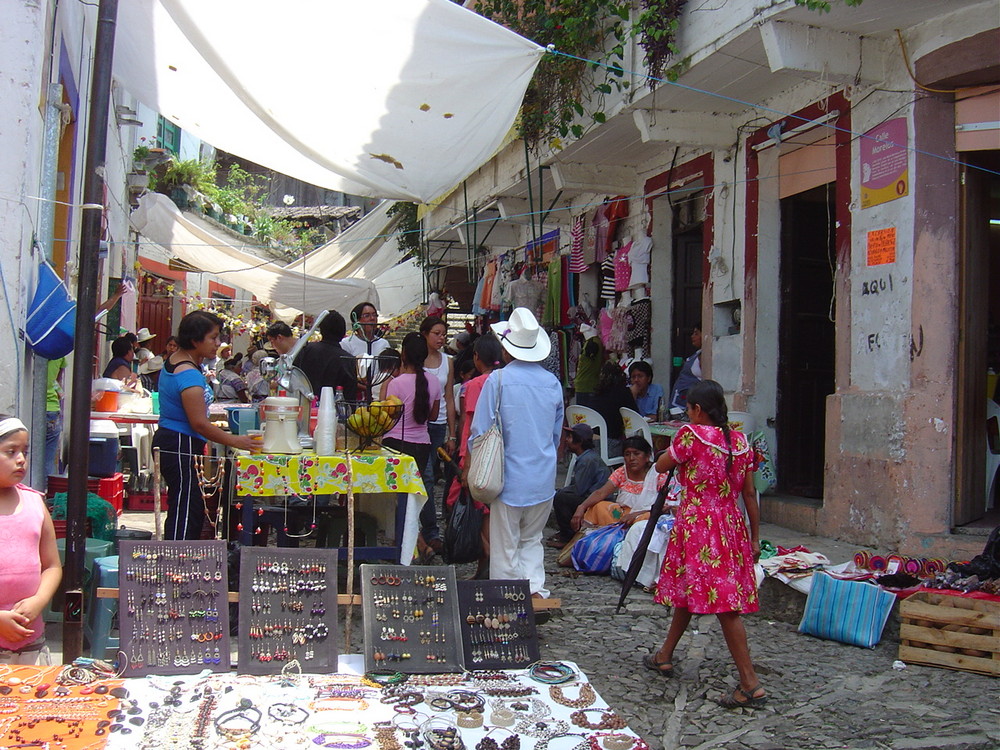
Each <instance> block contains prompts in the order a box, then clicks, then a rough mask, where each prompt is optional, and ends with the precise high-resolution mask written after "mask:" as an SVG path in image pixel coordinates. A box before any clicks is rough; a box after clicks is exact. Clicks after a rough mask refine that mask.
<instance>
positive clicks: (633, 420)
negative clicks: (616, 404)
mask: <svg viewBox="0 0 1000 750" xmlns="http://www.w3.org/2000/svg"><path fill="white" fill-rule="evenodd" d="M618 412H619V414H621V415H622V426H623V427H624V430H625V437H632V436H633V435H641V436H642V437H644V438H646V442H647V443H649V445H650V447H652V445H653V433H652V431H651V430H650V429H649V422H647V421H646V419H645V418H644V417H643V416H642V415H641V414H640V413H639V412H637V411H635V410H634V409H629V408H628V407H627V406H622V407H621V408H619V409H618Z"/></svg>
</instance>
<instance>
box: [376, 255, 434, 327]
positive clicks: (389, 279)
mask: <svg viewBox="0 0 1000 750" xmlns="http://www.w3.org/2000/svg"><path fill="white" fill-rule="evenodd" d="M373 281H374V283H375V288H376V289H378V298H379V300H380V304H379V308H378V312H379V318H380V319H382V320H385V319H387V318H395V317H397V316H399V315H403V314H404V313H408V312H410V311H411V310H413V309H414V308H416V307H418V306H420V305H421V304H423V302H424V301H425V299H424V271H423V269H422V268H420V266H418V265H417V264H416V262H415V261H414V260H412V259H411V260H404V261H403V262H402V263H399V264H397V265H395V266H393V267H392V268H390V269H389V270H387V271H384V272H383V273H381V274H379V275H378V276H376V277H375V279H374V280H373Z"/></svg>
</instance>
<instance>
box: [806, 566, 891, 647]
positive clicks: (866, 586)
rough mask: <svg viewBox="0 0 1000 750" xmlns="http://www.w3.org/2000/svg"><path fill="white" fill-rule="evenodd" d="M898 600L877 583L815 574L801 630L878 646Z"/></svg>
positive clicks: (846, 641) (843, 641) (833, 639)
mask: <svg viewBox="0 0 1000 750" xmlns="http://www.w3.org/2000/svg"><path fill="white" fill-rule="evenodd" d="M895 602H896V596H895V594H891V593H889V592H888V591H886V590H885V589H882V588H880V587H879V586H878V585H876V584H874V583H866V582H864V581H844V580H841V579H840V578H834V577H833V576H831V575H828V574H827V573H823V572H817V573H815V574H814V575H813V581H812V587H811V588H810V589H809V598H808V599H806V608H805V611H804V612H803V613H802V622H800V623H799V632H800V633H805V634H806V635H814V636H816V637H817V638H825V639H827V640H830V641H840V642H841V643H849V644H851V645H852V646H861V647H863V648H875V644H877V643H878V642H879V639H880V638H881V637H882V629H883V628H885V622H886V620H888V619H889V613H890V612H891V611H892V605H893V604H894V603H895Z"/></svg>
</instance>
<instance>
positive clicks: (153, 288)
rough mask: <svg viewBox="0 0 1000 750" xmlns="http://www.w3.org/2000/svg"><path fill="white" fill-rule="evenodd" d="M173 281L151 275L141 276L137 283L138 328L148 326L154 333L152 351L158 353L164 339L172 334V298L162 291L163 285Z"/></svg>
mask: <svg viewBox="0 0 1000 750" xmlns="http://www.w3.org/2000/svg"><path fill="white" fill-rule="evenodd" d="M171 283H173V282H172V281H171V280H170V279H163V278H160V277H159V276H153V277H152V280H149V279H148V278H147V277H146V276H143V277H142V281H141V282H140V283H139V322H138V324H137V325H138V327H139V328H143V327H145V328H148V329H149V330H150V332H151V333H155V334H156V338H155V339H153V341H152V347H151V349H152V351H153V353H154V354H159V353H160V352H162V351H163V347H164V346H165V343H166V340H167V339H168V338H169V337H170V336H171V335H172V334H173V332H174V326H173V319H172V313H173V300H172V299H171V298H170V295H169V294H167V293H166V292H164V291H162V288H163V286H164V285H167V284H171Z"/></svg>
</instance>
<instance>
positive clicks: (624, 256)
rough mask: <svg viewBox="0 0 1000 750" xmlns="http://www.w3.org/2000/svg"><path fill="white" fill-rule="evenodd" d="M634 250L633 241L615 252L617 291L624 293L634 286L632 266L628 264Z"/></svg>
mask: <svg viewBox="0 0 1000 750" xmlns="http://www.w3.org/2000/svg"><path fill="white" fill-rule="evenodd" d="M631 249H632V242H631V240H630V241H628V242H626V243H625V244H624V245H622V246H621V247H620V248H618V250H617V251H616V252H615V291H616V292H624V291H627V290H628V288H629V287H630V286H632V266H631V265H630V264H629V262H628V253H629V250H631Z"/></svg>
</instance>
